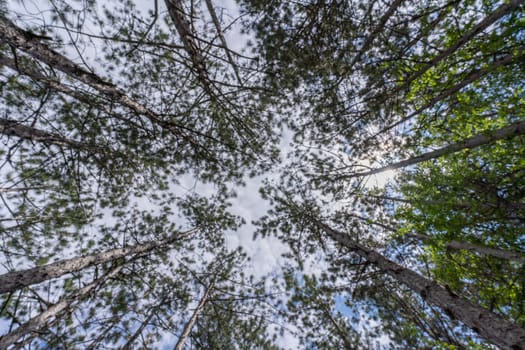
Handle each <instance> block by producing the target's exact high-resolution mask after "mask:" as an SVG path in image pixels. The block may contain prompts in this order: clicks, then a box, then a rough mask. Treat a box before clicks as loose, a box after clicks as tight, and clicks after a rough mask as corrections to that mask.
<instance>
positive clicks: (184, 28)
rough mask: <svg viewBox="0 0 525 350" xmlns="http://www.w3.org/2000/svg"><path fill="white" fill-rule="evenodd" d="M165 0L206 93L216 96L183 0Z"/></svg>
mask: <svg viewBox="0 0 525 350" xmlns="http://www.w3.org/2000/svg"><path fill="white" fill-rule="evenodd" d="M165 2H166V7H167V8H168V13H169V14H170V17H171V20H172V21H173V24H174V25H175V28H176V29H177V32H178V33H179V35H180V38H181V40H182V43H183V45H184V49H185V50H186V52H187V53H188V55H189V56H190V59H191V63H192V67H193V71H194V73H195V75H196V76H197V79H199V81H200V83H201V84H202V87H203V88H204V90H205V91H206V93H207V94H208V95H209V96H211V97H215V93H214V92H213V89H212V86H213V84H212V82H211V80H210V78H209V74H208V72H207V70H206V64H205V61H204V57H203V56H202V53H201V50H200V49H199V47H198V46H197V43H196V41H195V35H194V33H193V31H192V29H191V23H190V21H188V16H187V15H186V13H185V12H184V7H183V1H182V0H165Z"/></svg>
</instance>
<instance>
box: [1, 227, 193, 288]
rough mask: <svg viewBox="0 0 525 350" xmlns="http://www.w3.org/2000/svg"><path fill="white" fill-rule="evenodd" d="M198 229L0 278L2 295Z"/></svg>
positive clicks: (151, 248) (146, 249) (150, 248)
mask: <svg viewBox="0 0 525 350" xmlns="http://www.w3.org/2000/svg"><path fill="white" fill-rule="evenodd" d="M195 230H196V229H193V230H190V231H187V232H185V233H183V234H182V235H180V236H176V237H171V238H168V239H163V240H157V241H152V242H148V243H143V244H138V245H134V246H131V247H125V248H117V249H112V250H108V251H105V252H101V253H98V254H93V255H88V256H83V257H77V258H73V259H66V260H60V261H57V262H54V263H51V264H47V265H43V266H37V267H34V268H32V269H28V270H23V271H13V272H9V273H6V274H3V275H1V276H0V293H7V292H13V291H16V290H18V289H22V288H24V287H27V286H29V285H32V284H36V283H40V282H43V281H47V280H50V279H52V278H57V277H60V276H63V275H65V274H68V273H71V272H75V271H80V270H82V269H85V268H87V267H90V266H94V265H98V264H102V263H105V262H108V261H112V260H115V259H118V258H122V257H126V256H135V255H137V254H143V253H147V252H150V251H152V250H153V249H156V248H161V247H163V246H166V245H168V244H170V243H172V242H174V241H176V240H178V239H181V238H183V237H186V236H187V235H189V234H190V233H193V232H195Z"/></svg>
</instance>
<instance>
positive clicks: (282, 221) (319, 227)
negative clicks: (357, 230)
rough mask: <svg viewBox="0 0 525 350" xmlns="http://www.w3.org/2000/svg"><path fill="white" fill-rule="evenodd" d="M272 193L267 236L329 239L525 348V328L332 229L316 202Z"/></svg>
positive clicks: (497, 337) (508, 343) (478, 327)
mask: <svg viewBox="0 0 525 350" xmlns="http://www.w3.org/2000/svg"><path fill="white" fill-rule="evenodd" d="M268 191H269V193H271V194H272V197H271V198H272V200H273V201H274V202H275V203H276V207H275V209H274V211H273V212H272V213H271V216H268V217H267V218H265V219H264V220H263V221H262V223H261V227H262V228H261V232H262V233H263V234H268V233H269V232H272V231H274V230H276V229H277V228H278V229H280V230H281V232H282V233H281V234H282V235H284V236H286V237H287V239H288V240H290V242H294V241H295V240H297V237H298V236H300V235H301V234H305V235H306V237H307V238H308V241H309V242H308V243H307V244H306V246H312V245H315V244H316V242H315V241H321V244H322V245H324V246H325V247H328V242H326V238H325V237H323V236H326V237H328V238H330V239H331V240H333V241H334V242H336V243H337V244H338V245H340V246H341V247H343V248H344V249H345V250H346V252H348V253H350V254H355V255H357V256H359V257H360V258H362V259H363V260H364V261H366V262H367V263H368V264H371V265H373V266H374V267H375V268H376V269H377V270H378V271H380V272H381V273H382V274H385V275H388V276H389V277H391V278H393V279H394V280H395V281H397V282H399V283H402V284H403V285H405V286H406V287H408V288H409V289H411V290H412V291H413V292H416V293H417V294H419V295H420V296H421V298H423V299H424V300H425V301H426V302H427V303H429V304H431V305H435V306H438V307H439V308H441V310H443V312H445V313H446V314H447V315H448V316H449V317H450V318H452V319H456V320H458V321H460V322H462V323H464V324H465V325H466V326H468V327H470V328H471V329H472V330H474V331H475V332H477V333H479V335H480V336H481V337H483V338H485V339H486V340H488V341H490V342H491V343H493V344H496V345H497V346H500V347H502V348H506V349H512V348H519V347H523V346H525V344H524V343H525V329H524V328H522V327H520V326H519V325H516V324H514V323H512V322H510V321H508V320H506V319H505V318H503V317H501V316H499V315H497V314H496V313H493V312H491V311H489V310H487V309H485V308H483V307H482V306H480V305H477V304H475V303H472V302H470V301H469V300H468V299H467V298H464V297H462V296H460V295H458V294H456V293H454V292H453V291H452V290H451V289H450V288H447V287H444V286H441V285H439V284H438V283H436V282H435V281H433V280H430V279H427V278H425V277H423V276H421V275H420V274H418V273H417V272H415V271H413V270H411V269H409V268H406V267H403V266H402V265H400V264H398V263H396V262H394V261H392V260H390V259H388V258H387V257H385V256H384V255H383V254H381V253H379V252H378V251H376V250H374V249H373V248H369V247H367V246H365V245H364V244H363V243H361V242H359V241H358V240H356V239H355V238H352V235H350V234H344V233H342V232H340V231H337V230H335V229H333V228H332V227H330V226H328V225H327V224H325V223H324V222H322V221H321V220H320V219H319V218H317V217H316V213H319V211H320V210H319V209H318V208H316V207H315V202H312V200H311V199H310V200H308V199H306V202H305V203H304V204H302V203H301V204H297V203H295V202H293V199H292V198H293V195H291V194H289V193H288V194H287V193H284V194H281V195H280V194H279V193H278V192H275V191H272V190H271V189H269V190H268ZM307 251H308V250H307Z"/></svg>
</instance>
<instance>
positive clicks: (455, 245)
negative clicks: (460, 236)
mask: <svg viewBox="0 0 525 350" xmlns="http://www.w3.org/2000/svg"><path fill="white" fill-rule="evenodd" d="M407 237H411V238H416V239H418V240H421V241H429V240H431V239H432V237H429V236H426V235H423V234H420V233H411V234H408V235H407ZM445 246H446V247H447V248H451V249H455V250H468V251H472V252H475V253H478V254H481V255H487V256H492V257H495V258H500V259H505V260H512V261H519V262H522V263H525V254H524V253H520V252H514V251H509V250H505V249H499V248H493V247H487V246H485V245H481V244H475V243H470V242H461V241H454V240H452V241H446V242H445Z"/></svg>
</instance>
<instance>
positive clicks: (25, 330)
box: [0, 265, 124, 349]
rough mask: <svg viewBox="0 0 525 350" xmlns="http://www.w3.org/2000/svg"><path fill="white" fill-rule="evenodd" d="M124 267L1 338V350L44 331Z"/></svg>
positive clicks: (63, 298) (121, 266)
mask: <svg viewBox="0 0 525 350" xmlns="http://www.w3.org/2000/svg"><path fill="white" fill-rule="evenodd" d="M123 267H124V265H120V266H117V267H115V268H113V269H112V270H110V271H109V272H108V273H106V274H105V275H104V276H103V277H101V278H99V279H97V280H95V281H93V282H91V283H89V284H88V285H86V286H85V287H83V288H80V289H79V290H77V291H76V292H74V293H73V294H72V295H69V296H65V297H62V298H61V299H60V300H59V301H58V302H57V303H56V304H53V305H51V306H50V307H48V308H47V310H45V311H44V312H42V313H41V314H40V315H38V316H35V317H33V318H32V319H30V320H29V321H27V322H26V323H24V324H22V325H20V326H19V327H18V328H16V329H15V330H14V331H12V332H10V333H8V334H6V335H4V336H2V337H0V349H7V347H8V346H9V345H12V344H13V343H15V342H16V341H17V340H18V339H20V338H21V337H23V336H25V335H27V334H29V333H32V332H39V331H41V330H43V329H44V328H45V327H47V325H48V321H49V320H50V319H51V318H56V317H60V314H61V313H62V312H63V311H65V310H67V309H69V308H70V307H72V306H73V304H74V303H75V302H76V301H78V300H79V299H81V298H83V297H85V296H87V295H88V294H89V293H90V292H91V291H93V290H94V289H95V288H97V287H99V286H101V285H102V284H103V283H105V282H106V281H107V280H108V279H110V278H112V277H114V276H116V275H117V274H118V273H119V272H120V271H121V270H122V268H123Z"/></svg>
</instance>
